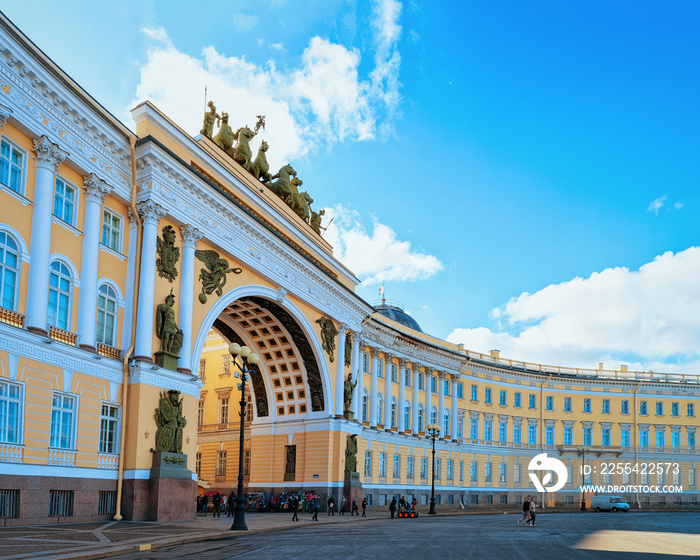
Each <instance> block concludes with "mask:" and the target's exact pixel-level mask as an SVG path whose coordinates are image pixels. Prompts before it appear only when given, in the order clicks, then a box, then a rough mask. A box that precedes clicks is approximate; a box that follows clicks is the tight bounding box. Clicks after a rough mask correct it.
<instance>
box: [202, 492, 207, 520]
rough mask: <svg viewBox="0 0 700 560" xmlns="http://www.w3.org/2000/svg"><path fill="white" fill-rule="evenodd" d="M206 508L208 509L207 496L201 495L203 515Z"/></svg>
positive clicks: (205, 514)
mask: <svg viewBox="0 0 700 560" xmlns="http://www.w3.org/2000/svg"><path fill="white" fill-rule="evenodd" d="M208 509H209V498H208V497H207V496H202V511H203V512H204V517H206V516H207V510H208Z"/></svg>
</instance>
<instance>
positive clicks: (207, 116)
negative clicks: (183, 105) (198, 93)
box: [200, 101, 326, 235]
mask: <svg viewBox="0 0 700 560" xmlns="http://www.w3.org/2000/svg"><path fill="white" fill-rule="evenodd" d="M207 106H208V107H209V111H206V112H205V113H204V125H203V126H202V130H201V131H200V132H201V134H202V135H203V136H206V137H207V138H209V139H211V140H212V141H213V142H214V143H215V144H216V145H217V146H219V148H221V149H222V150H223V151H224V152H226V153H227V154H228V155H229V156H230V157H231V158H232V159H233V160H234V161H236V162H238V163H239V164H241V166H243V167H244V168H245V169H246V170H247V171H248V172H249V173H251V174H252V175H253V177H255V178H256V179H258V180H259V181H261V182H262V183H263V185H265V186H266V187H267V188H268V189H270V190H271V191H272V192H273V193H275V194H276V195H277V196H278V197H280V198H281V199H282V201H283V202H284V203H285V204H286V205H287V206H289V207H290V208H291V209H292V210H293V211H294V212H295V213H296V214H297V216H299V217H300V218H301V219H302V220H304V221H305V222H306V223H307V224H309V225H310V226H311V229H313V230H314V231H315V232H316V233H317V234H319V235H321V230H322V229H324V230H325V229H326V228H323V227H321V220H322V219H323V215H324V213H325V211H324V210H321V211H320V212H316V211H314V210H312V209H311V204H312V203H313V201H314V199H313V198H311V196H309V193H308V192H306V191H301V192H299V187H301V185H302V184H303V182H302V181H301V180H300V179H299V178H298V177H297V172H296V171H295V170H294V168H293V167H292V166H291V165H290V164H287V165H285V166H283V167H282V168H281V169H280V170H279V171H278V172H277V173H275V174H274V175H271V174H270V164H269V163H268V162H267V155H266V152H267V149H268V147H269V146H268V143H267V142H265V140H263V141H262V143H261V144H260V148H258V154H257V156H256V157H255V159H253V152H252V150H251V148H250V141H251V140H252V139H253V138H254V137H255V136H256V135H257V134H258V132H259V131H260V129H261V128H262V129H263V130H264V129H265V115H258V116H257V119H258V121H257V123H255V128H254V129H253V130H251V129H250V128H248V126H247V125H246V126H242V127H240V128H239V129H238V130H236V131H235V132H234V131H233V130H232V129H231V127H230V126H229V124H228V113H225V112H223V111H222V112H221V115H219V114H218V113H217V112H216V106H215V105H214V102H213V101H210V102H209V103H208V104H207ZM214 124H217V125H218V126H219V131H218V132H217V133H216V135H213V133H214Z"/></svg>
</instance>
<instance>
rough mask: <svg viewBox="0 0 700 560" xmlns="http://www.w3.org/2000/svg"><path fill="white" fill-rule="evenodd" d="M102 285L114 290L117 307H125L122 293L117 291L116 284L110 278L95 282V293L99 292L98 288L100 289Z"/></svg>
mask: <svg viewBox="0 0 700 560" xmlns="http://www.w3.org/2000/svg"><path fill="white" fill-rule="evenodd" d="M102 284H106V285H107V286H109V287H110V288H112V289H113V290H114V292H115V293H116V294H117V304H118V305H119V307H121V308H123V307H124V306H125V305H126V301H125V300H124V296H122V291H121V290H120V289H119V286H118V285H117V283H116V282H115V281H114V280H112V279H111V278H100V279H99V280H98V281H97V291H98V292H99V290H100V288H101V287H102Z"/></svg>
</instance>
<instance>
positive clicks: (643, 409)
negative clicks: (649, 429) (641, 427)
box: [639, 401, 647, 416]
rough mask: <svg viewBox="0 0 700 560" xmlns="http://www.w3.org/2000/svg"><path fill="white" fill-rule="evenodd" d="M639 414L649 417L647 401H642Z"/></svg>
mask: <svg viewBox="0 0 700 560" xmlns="http://www.w3.org/2000/svg"><path fill="white" fill-rule="evenodd" d="M639 414H640V415H642V416H646V415H647V401H640V403H639Z"/></svg>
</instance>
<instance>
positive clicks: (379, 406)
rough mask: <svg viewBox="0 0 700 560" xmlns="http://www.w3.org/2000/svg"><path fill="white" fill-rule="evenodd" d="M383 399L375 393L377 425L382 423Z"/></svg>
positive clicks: (379, 394)
mask: <svg viewBox="0 0 700 560" xmlns="http://www.w3.org/2000/svg"><path fill="white" fill-rule="evenodd" d="M383 412H384V397H382V394H381V393H377V424H383V423H384V414H383Z"/></svg>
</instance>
